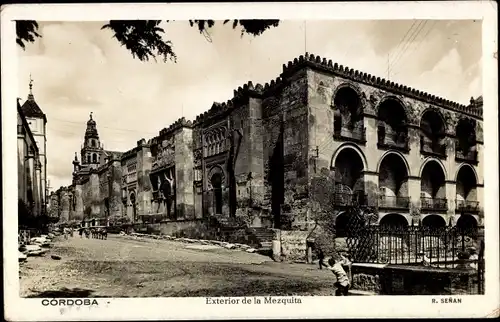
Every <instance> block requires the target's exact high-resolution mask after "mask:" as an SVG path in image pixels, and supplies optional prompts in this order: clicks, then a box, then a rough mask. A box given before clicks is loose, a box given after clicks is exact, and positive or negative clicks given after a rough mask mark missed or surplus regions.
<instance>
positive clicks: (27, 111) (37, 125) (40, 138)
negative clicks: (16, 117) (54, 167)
mask: <svg viewBox="0 0 500 322" xmlns="http://www.w3.org/2000/svg"><path fill="white" fill-rule="evenodd" d="M29 86H30V93H29V95H28V99H27V100H26V101H25V102H24V104H23V105H22V106H21V110H22V113H23V115H24V117H25V119H26V122H27V123H28V126H29V128H30V131H31V133H32V136H33V139H34V143H35V145H36V146H37V147H38V155H39V158H40V180H41V182H42V185H41V187H42V188H41V191H40V193H41V209H40V212H41V213H43V214H45V213H46V210H47V203H48V199H47V194H48V191H47V190H48V185H47V155H46V151H47V131H46V125H47V117H46V115H45V114H44V113H43V112H42V110H41V108H40V106H38V104H37V102H36V101H35V97H34V95H33V92H32V82H30V84H29Z"/></svg>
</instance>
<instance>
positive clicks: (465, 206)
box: [456, 200, 479, 212]
mask: <svg viewBox="0 0 500 322" xmlns="http://www.w3.org/2000/svg"><path fill="white" fill-rule="evenodd" d="M456 211H457V212H478V211H479V201H474V200H456Z"/></svg>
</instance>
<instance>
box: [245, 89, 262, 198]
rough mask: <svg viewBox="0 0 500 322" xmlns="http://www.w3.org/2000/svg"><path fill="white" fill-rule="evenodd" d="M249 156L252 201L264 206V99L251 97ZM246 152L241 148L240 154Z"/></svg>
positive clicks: (249, 108) (249, 105)
mask: <svg viewBox="0 0 500 322" xmlns="http://www.w3.org/2000/svg"><path fill="white" fill-rule="evenodd" d="M248 112H249V113H248V114H249V116H248V120H247V122H248V130H249V131H248V132H249V133H248V138H247V140H248V146H249V149H248V152H247V153H248V157H249V158H250V162H249V165H250V169H249V172H251V174H252V184H251V186H250V189H251V191H250V193H251V196H252V202H253V203H254V204H255V205H258V206H262V204H263V202H264V141H263V137H262V134H263V133H262V132H263V125H262V101H261V100H260V99H257V98H250V100H249V104H248ZM242 153H244V151H241V149H240V155H241V154H242Z"/></svg>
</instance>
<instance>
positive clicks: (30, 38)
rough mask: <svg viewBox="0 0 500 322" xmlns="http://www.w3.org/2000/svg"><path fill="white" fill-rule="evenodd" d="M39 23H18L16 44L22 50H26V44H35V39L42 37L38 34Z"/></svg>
mask: <svg viewBox="0 0 500 322" xmlns="http://www.w3.org/2000/svg"><path fill="white" fill-rule="evenodd" d="M37 30H38V23H37V22H36V21H33V20H17V21H16V43H17V44H18V45H19V46H21V48H22V49H25V48H26V43H28V42H30V43H32V42H35V39H36V38H38V37H42V36H41V35H40V34H39V33H38V32H37Z"/></svg>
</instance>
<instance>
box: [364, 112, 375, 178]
mask: <svg viewBox="0 0 500 322" xmlns="http://www.w3.org/2000/svg"><path fill="white" fill-rule="evenodd" d="M363 126H364V127H365V130H366V151H377V142H378V133H377V120H376V119H375V118H374V116H372V115H366V116H365V117H364V119H363ZM374 164H376V163H374ZM369 170H371V171H375V169H369Z"/></svg>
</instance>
